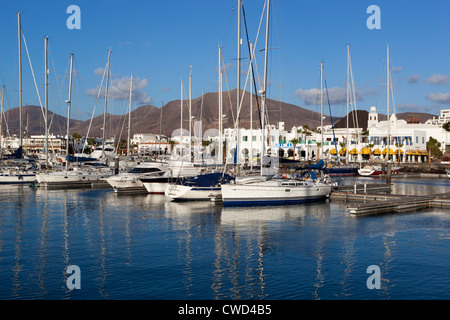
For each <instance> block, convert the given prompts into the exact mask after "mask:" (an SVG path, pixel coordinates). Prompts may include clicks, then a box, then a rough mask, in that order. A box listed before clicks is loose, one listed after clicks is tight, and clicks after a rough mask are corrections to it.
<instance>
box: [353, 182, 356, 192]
mask: <svg viewBox="0 0 450 320" xmlns="http://www.w3.org/2000/svg"><path fill="white" fill-rule="evenodd" d="M353 192H354V193H355V194H356V183H355V184H354V186H353Z"/></svg>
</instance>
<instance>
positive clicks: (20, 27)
mask: <svg viewBox="0 0 450 320" xmlns="http://www.w3.org/2000/svg"><path fill="white" fill-rule="evenodd" d="M17 25H18V36H19V37H18V40H19V41H18V42H19V140H20V142H19V146H20V147H22V139H23V137H22V23H21V19H20V12H17Z"/></svg>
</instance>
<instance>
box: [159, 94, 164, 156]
mask: <svg viewBox="0 0 450 320" xmlns="http://www.w3.org/2000/svg"><path fill="white" fill-rule="evenodd" d="M163 106H164V102H163V101H161V110H160V111H159V146H158V154H159V153H160V152H161V131H162V109H163Z"/></svg>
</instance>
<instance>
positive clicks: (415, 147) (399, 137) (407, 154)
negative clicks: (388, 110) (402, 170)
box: [366, 107, 450, 162]
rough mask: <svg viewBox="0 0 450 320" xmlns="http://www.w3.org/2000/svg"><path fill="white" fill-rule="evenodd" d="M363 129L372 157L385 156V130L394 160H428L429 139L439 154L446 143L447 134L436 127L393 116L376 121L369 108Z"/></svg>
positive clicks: (447, 142) (374, 110) (371, 109)
mask: <svg viewBox="0 0 450 320" xmlns="http://www.w3.org/2000/svg"><path fill="white" fill-rule="evenodd" d="M444 111H445V110H444ZM442 114H443V113H442V112H441V115H442ZM444 115H446V113H444ZM367 129H368V131H369V144H372V145H373V147H372V155H373V156H374V157H375V158H384V156H385V155H386V153H387V144H388V138H387V137H388V136H387V134H388V130H389V137H390V155H391V156H392V158H393V160H394V161H400V162H422V161H425V160H426V159H427V158H428V152H427V142H428V141H429V139H430V137H433V138H434V139H436V140H437V141H439V142H440V143H441V151H443V152H445V147H446V145H448V144H450V132H447V131H445V130H444V129H442V126H440V125H438V124H433V123H432V122H429V121H427V122H426V123H407V122H406V121H405V120H400V119H397V117H396V115H395V114H392V115H391V116H390V118H389V121H388V120H386V121H379V120H378V113H377V111H376V108H375V107H371V108H370V113H369V119H368V123H367ZM366 147H367V146H366Z"/></svg>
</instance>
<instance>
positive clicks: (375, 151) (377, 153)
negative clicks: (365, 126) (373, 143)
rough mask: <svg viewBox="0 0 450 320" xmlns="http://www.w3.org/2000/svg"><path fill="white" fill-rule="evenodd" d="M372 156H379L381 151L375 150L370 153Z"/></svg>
mask: <svg viewBox="0 0 450 320" xmlns="http://www.w3.org/2000/svg"><path fill="white" fill-rule="evenodd" d="M372 154H376V155H380V154H381V151H380V149H375V150H373V151H372Z"/></svg>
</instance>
